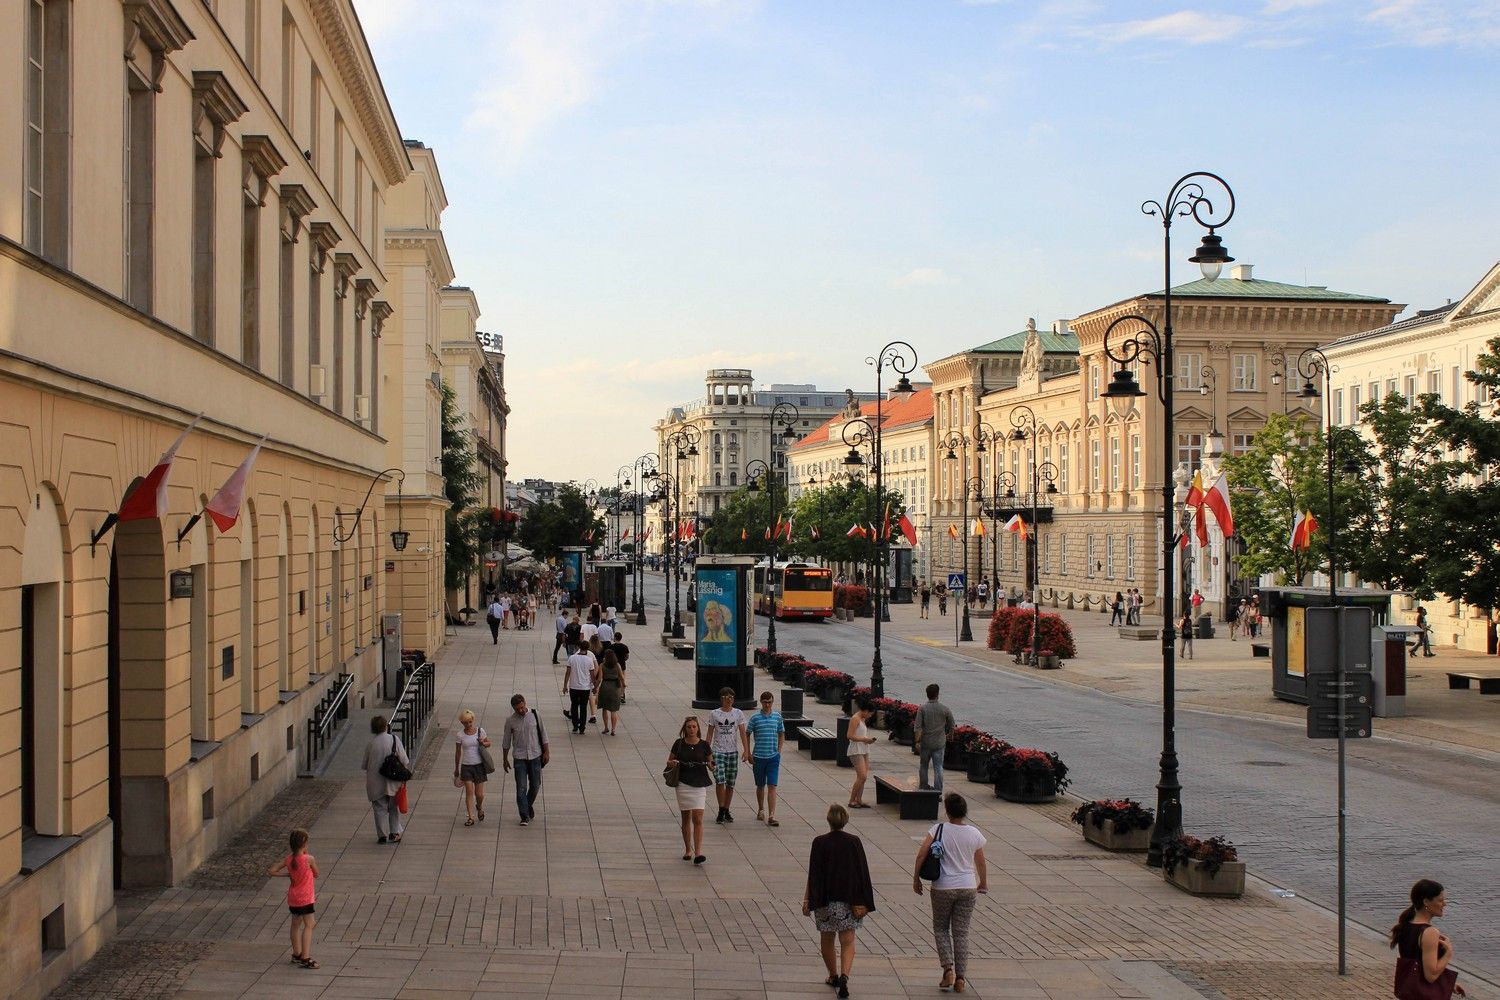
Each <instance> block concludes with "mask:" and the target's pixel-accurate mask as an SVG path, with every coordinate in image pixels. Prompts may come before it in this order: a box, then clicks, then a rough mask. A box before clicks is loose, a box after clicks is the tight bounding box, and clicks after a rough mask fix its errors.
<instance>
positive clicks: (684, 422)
mask: <svg viewBox="0 0 1500 1000" xmlns="http://www.w3.org/2000/svg"><path fill="white" fill-rule="evenodd" d="M851 396H852V398H855V399H859V400H872V399H874V398H875V394H874V393H854V392H852V391H851V390H845V391H843V392H831V391H829V390H826V389H819V388H817V387H816V386H812V385H800V384H781V383H772V384H770V385H767V386H763V387H762V388H759V389H757V388H755V378H754V375H753V373H752V372H751V370H750V369H748V368H715V369H713V370H711V371H709V372H708V374H707V376H706V377H705V379H704V394H703V398H702V399H698V400H694V401H693V402H691V403H688V404H686V405H683V406H675V407H673V408H672V409H671V410H669V411H668V412H667V415H666V417H664V418H663V419H661V420H658V421H657V422H656V426H655V427H654V428H653V430H654V431H655V433H656V454H657V455H658V456H660V457H661V464H660V466H659V468H661V469H662V471H665V472H668V473H670V474H672V475H680V477H681V491H682V512H683V513H682V517H689V516H691V514H692V513H694V512H696V513H697V514H699V515H700V516H702V517H704V518H711V517H712V516H713V515H714V513H716V512H717V511H718V509H719V507H720V506H721V505H722V504H723V503H724V501H725V499H727V498H728V497H729V495H730V494H732V493H733V492H734V491H735V490H737V489H739V488H740V487H741V486H743V485H745V467H746V466H748V465H749V464H750V463H751V462H752V461H755V460H757V459H758V460H760V461H761V462H765V463H767V464H772V465H773V466H774V468H775V469H776V470H777V474H778V475H779V476H781V477H782V479H783V481H785V477H786V452H785V446H784V444H782V443H781V442H780V441H778V442H777V447H776V452H775V454H774V455H773V454H772V448H771V437H770V435H771V417H772V413H773V412H774V411H775V408H776V406H777V404H778V403H790V404H791V405H792V406H795V407H796V408H797V411H798V414H797V420H796V426H794V427H793V428H792V430H793V431H794V432H795V433H796V435H797V436H798V437H801V436H802V435H804V434H806V433H808V432H809V431H810V430H812V429H813V428H814V427H816V426H818V425H819V424H821V423H823V422H824V421H825V420H827V419H828V418H829V417H831V416H833V415H834V414H835V413H837V412H839V410H840V409H841V408H842V407H843V406H844V405H845V404H846V403H847V401H848V399H849V398H851ZM684 427H687V428H690V430H689V431H688V432H687V433H689V434H696V435H697V436H698V446H697V447H698V454H697V456H696V457H692V458H690V459H686V460H684V461H678V460H677V457H676V456H677V452H676V450H675V449H674V450H673V451H672V453H671V458H670V459H669V458H668V451H667V440H668V438H669V437H670V436H671V435H673V434H675V433H678V432H679V431H680V430H681V429H682V428H684ZM784 430H785V428H784V427H782V426H781V425H780V424H778V425H777V426H776V433H777V434H778V435H780V434H781V433H782V432H783V431H784ZM757 468H758V467H757ZM677 519H678V517H677V514H676V513H675V512H674V514H673V520H677ZM647 524H648V525H649V526H650V530H651V537H650V539H649V540H648V541H647V543H646V549H647V551H650V552H661V551H662V547H661V546H662V540H663V538H664V537H665V535H664V533H663V530H662V528H663V525H662V506H661V505H660V504H653V505H651V506H650V507H649V508H648V514H647Z"/></svg>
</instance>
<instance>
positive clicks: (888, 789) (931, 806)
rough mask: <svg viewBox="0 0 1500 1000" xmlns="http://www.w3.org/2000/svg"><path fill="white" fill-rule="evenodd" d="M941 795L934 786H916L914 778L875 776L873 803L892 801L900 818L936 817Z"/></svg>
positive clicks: (884, 803)
mask: <svg viewBox="0 0 1500 1000" xmlns="http://www.w3.org/2000/svg"><path fill="white" fill-rule="evenodd" d="M942 797H943V793H942V792H940V791H938V790H937V789H936V788H918V787H917V779H916V778H887V777H885V776H883V775H876V777H875V804H876V805H881V806H883V805H890V804H892V803H894V804H895V806H896V811H897V815H898V816H899V817H900V818H901V819H937V816H938V802H939V801H941V799H942Z"/></svg>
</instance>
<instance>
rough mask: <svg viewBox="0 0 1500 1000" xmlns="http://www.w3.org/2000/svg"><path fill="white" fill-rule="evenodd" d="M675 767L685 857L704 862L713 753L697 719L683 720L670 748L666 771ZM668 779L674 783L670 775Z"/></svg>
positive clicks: (698, 862) (698, 863)
mask: <svg viewBox="0 0 1500 1000" xmlns="http://www.w3.org/2000/svg"><path fill="white" fill-rule="evenodd" d="M674 767H675V768H676V773H675V777H676V779H677V783H676V788H677V809H678V811H679V812H680V813H682V852H683V853H682V860H684V861H691V862H692V863H693V864H695V865H701V864H703V862H705V861H707V860H708V859H707V858H705V857H704V856H703V807H704V806H705V805H706V804H707V803H708V789H709V788H710V787H711V786H712V785H713V783H714V755H713V753H712V752H711V751H710V750H709V743H708V741H707V740H705V739H703V738H701V737H700V736H699V735H698V720H697V719H695V718H693V717H692V716H691V715H690V716H688V717H687V718H686V719H684V720H682V728H681V729H680V730H679V731H678V737H677V740H676V742H674V743H673V744H672V749H671V750H668V751H667V774H668V775H669V776H670V775H672V773H673V772H672V769H673V768H674ZM667 783H668V784H669V785H670V784H672V781H671V778H670V777H669V778H668V781H667Z"/></svg>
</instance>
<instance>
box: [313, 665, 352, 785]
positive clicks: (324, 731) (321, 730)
mask: <svg viewBox="0 0 1500 1000" xmlns="http://www.w3.org/2000/svg"><path fill="white" fill-rule="evenodd" d="M353 687H354V675H353V674H339V676H338V679H337V680H336V681H335V682H334V684H333V686H332V687H330V688H329V689H328V691H327V693H326V694H324V695H323V700H322V701H320V702H318V707H317V708H315V709H313V714H312V718H310V719H308V720H307V768H306V770H308V771H311V770H312V769H313V763H314V762H315V761H316V760H317V759H318V757H319V755H321V754H322V752H323V748H324V747H326V746H327V745H328V743H329V741H330V740H331V738H332V736H333V731H334V729H336V728H337V727H338V724H339V723H340V722H343V721H344V720H345V719H347V718H349V691H350V690H351V689H352V688H353Z"/></svg>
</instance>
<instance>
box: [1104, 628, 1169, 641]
mask: <svg viewBox="0 0 1500 1000" xmlns="http://www.w3.org/2000/svg"><path fill="white" fill-rule="evenodd" d="M1115 632H1117V633H1118V634H1119V636H1120V638H1121V639H1139V640H1141V641H1142V642H1155V641H1156V640H1158V639H1160V638H1161V629H1156V628H1146V627H1144V626H1141V625H1121V626H1120V627H1119V628H1117V629H1115Z"/></svg>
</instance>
